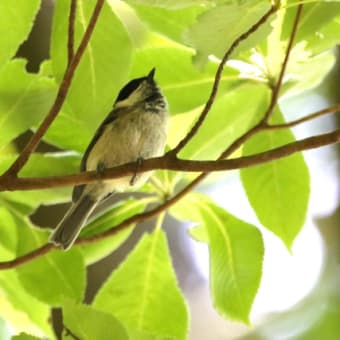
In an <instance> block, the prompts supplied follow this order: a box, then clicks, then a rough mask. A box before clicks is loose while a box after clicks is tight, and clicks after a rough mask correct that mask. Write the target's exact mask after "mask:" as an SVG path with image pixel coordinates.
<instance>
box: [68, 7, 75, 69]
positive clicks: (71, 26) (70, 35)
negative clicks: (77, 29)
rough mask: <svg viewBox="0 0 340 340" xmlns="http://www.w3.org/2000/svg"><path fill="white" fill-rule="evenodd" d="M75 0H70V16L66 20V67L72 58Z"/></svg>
mask: <svg viewBox="0 0 340 340" xmlns="http://www.w3.org/2000/svg"><path fill="white" fill-rule="evenodd" d="M76 11H77V0H71V4H70V15H69V18H68V38H67V67H70V65H71V62H72V59H73V57H74V23H75V19H76Z"/></svg>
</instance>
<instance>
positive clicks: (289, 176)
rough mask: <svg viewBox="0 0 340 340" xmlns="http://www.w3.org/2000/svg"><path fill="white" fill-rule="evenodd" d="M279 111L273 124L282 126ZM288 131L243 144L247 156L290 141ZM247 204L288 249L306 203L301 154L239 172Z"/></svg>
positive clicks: (305, 170) (305, 173)
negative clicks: (248, 203) (247, 200)
mask: <svg viewBox="0 0 340 340" xmlns="http://www.w3.org/2000/svg"><path fill="white" fill-rule="evenodd" d="M282 121H283V118H282V115H281V113H280V112H279V111H276V112H275V114H274V122H276V123H278V122H280V123H281V122H282ZM294 140H295V138H294V136H293V134H292V133H291V132H290V131H289V130H288V129H283V130H273V131H267V132H262V133H259V134H257V135H256V136H254V137H253V138H251V139H250V140H249V141H248V142H246V143H245V146H244V149H243V154H244V155H251V154H256V153H258V152H262V151H265V150H270V149H273V148H276V147H278V146H281V145H283V144H287V143H289V142H292V141H294ZM241 179H242V183H243V186H244V188H245V190H246V193H247V196H248V199H249V202H250V204H251V205H252V207H253V209H254V210H255V213H256V215H257V217H258V219H259V220H260V222H261V223H262V224H263V225H264V226H265V227H266V228H267V229H269V230H271V231H272V232H273V233H274V234H275V235H277V236H278V237H279V238H280V239H281V240H282V241H283V242H284V244H285V245H286V246H287V248H288V249H291V246H292V244H293V241H294V239H295V237H296V236H297V235H298V233H299V232H300V230H301V228H302V227H303V224H304V221H305V217H306V212H307V207H308V199H309V190H310V189H309V181H310V179H309V172H308V168H307V166H306V163H305V161H304V159H303V156H302V154H301V153H298V154H295V155H292V156H289V157H285V158H282V159H279V160H276V161H272V162H270V163H266V164H262V165H258V166H254V167H250V168H245V169H242V170H241Z"/></svg>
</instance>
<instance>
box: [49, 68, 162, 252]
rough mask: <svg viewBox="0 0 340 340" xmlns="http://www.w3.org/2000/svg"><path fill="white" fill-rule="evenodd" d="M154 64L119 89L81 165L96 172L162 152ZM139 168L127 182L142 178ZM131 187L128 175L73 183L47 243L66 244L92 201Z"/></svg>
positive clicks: (74, 235)
mask: <svg viewBox="0 0 340 340" xmlns="http://www.w3.org/2000/svg"><path fill="white" fill-rule="evenodd" d="M154 72H155V71H154V69H153V70H151V72H150V73H149V74H148V75H147V76H146V77H143V78H138V79H134V80H132V81H130V82H129V83H128V84H127V85H126V86H124V87H123V88H122V90H121V91H120V93H119V95H118V97H117V99H116V101H115V104H114V106H113V109H112V111H111V112H110V113H109V115H108V116H107V117H106V119H105V120H104V121H103V123H102V124H101V125H100V127H99V128H98V129H97V131H96V133H95V135H94V137H93V139H92V141H91V142H90V144H89V146H88V148H87V150H86V151H85V154H84V157H83V159H82V162H81V166H80V168H81V170H82V171H84V170H87V171H90V170H97V171H99V172H100V171H102V169H105V168H111V167H114V166H117V165H121V164H124V163H128V162H133V161H138V160H141V159H147V158H150V157H157V156H160V155H162V153H163V151H164V147H165V144H166V134H167V117H168V112H167V104H166V101H165V98H164V97H163V95H162V94H161V92H160V89H159V88H158V86H157V84H156V83H155V81H154V79H153V76H154ZM149 176H150V173H149V172H147V173H145V172H144V173H141V174H140V175H138V177H136V178H134V181H133V183H132V184H133V185H134V186H135V185H136V186H140V185H142V184H144V183H145V182H146V180H147V179H148V178H149ZM130 186H131V176H125V177H122V178H117V179H113V180H105V181H98V182H95V183H91V184H88V185H81V186H76V187H75V188H74V190H73V195H72V200H73V202H74V203H73V205H72V206H71V208H70V210H69V211H68V212H67V213H66V215H65V217H64V218H63V219H62V221H61V222H60V224H59V225H58V226H57V228H56V230H55V231H54V232H53V233H52V235H51V237H50V242H52V243H55V244H57V245H61V246H62V247H63V248H64V249H69V248H70V247H71V246H72V244H73V242H74V241H75V239H76V238H77V236H78V235H79V233H80V231H81V228H82V227H83V226H84V225H85V224H86V222H87V219H88V217H89V216H90V214H91V213H92V212H93V210H94V209H95V207H96V205H97V204H98V203H99V202H100V201H102V200H103V199H105V198H106V197H107V196H109V195H111V194H112V193H113V192H116V191H124V190H126V189H127V188H128V187H130Z"/></svg>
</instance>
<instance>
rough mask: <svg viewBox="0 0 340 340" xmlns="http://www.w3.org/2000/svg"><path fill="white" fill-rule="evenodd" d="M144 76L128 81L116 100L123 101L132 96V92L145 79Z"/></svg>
mask: <svg viewBox="0 0 340 340" xmlns="http://www.w3.org/2000/svg"><path fill="white" fill-rule="evenodd" d="M143 79H144V78H138V79H134V80H131V81H130V82H129V83H127V84H126V85H125V86H124V87H123V88H122V89H121V90H120V92H119V95H118V97H117V100H116V102H119V101H122V100H124V99H126V98H128V97H129V96H130V94H131V93H132V92H134V91H135V90H136V89H137V87H138V86H139V84H140V83H141V82H142V81H143Z"/></svg>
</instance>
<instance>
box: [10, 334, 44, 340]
mask: <svg viewBox="0 0 340 340" xmlns="http://www.w3.org/2000/svg"><path fill="white" fill-rule="evenodd" d="M11 340H39V338H37V337H35V336H32V335H29V334H27V333H21V334H19V335H15V336H13V337H12V338H11Z"/></svg>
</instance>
